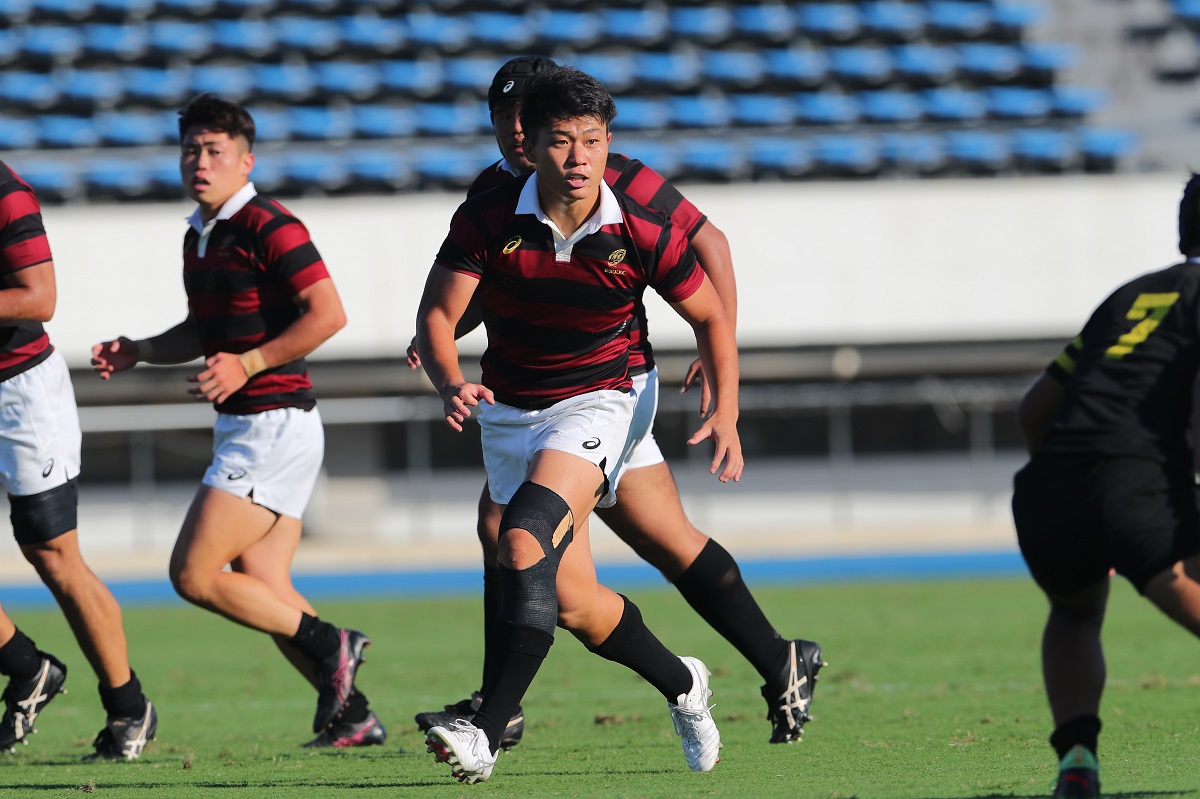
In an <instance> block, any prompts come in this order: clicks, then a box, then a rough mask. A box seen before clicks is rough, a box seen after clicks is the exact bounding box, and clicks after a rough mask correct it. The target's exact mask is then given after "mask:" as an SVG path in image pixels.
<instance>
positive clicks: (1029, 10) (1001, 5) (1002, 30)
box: [992, 0, 1046, 42]
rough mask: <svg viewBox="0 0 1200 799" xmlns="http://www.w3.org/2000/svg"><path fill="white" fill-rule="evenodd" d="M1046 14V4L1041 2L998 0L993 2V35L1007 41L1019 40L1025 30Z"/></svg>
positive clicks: (1038, 21)
mask: <svg viewBox="0 0 1200 799" xmlns="http://www.w3.org/2000/svg"><path fill="white" fill-rule="evenodd" d="M1045 16H1046V6H1045V5H1042V4H1040V3H1026V2H1012V0H996V1H995V2H993V4H992V36H993V37H995V38H997V39H1003V40H1006V41H1014V42H1015V41H1019V40H1020V39H1021V38H1023V37H1024V36H1025V32H1026V31H1027V30H1028V29H1029V28H1031V27H1033V26H1034V25H1037V24H1038V23H1040V22H1041V21H1042V20H1043V19H1044V18H1045Z"/></svg>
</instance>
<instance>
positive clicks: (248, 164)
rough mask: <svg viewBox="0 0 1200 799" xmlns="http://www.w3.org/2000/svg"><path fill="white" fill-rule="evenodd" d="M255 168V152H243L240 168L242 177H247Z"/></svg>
mask: <svg viewBox="0 0 1200 799" xmlns="http://www.w3.org/2000/svg"><path fill="white" fill-rule="evenodd" d="M253 170H254V153H243V154H242V168H241V169H240V170H239V172H240V173H241V175H242V177H244V178H247V177H249V176H250V172H251V171H253Z"/></svg>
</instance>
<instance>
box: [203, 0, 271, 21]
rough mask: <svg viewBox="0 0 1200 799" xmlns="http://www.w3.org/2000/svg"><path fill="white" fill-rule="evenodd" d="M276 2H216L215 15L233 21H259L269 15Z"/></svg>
mask: <svg viewBox="0 0 1200 799" xmlns="http://www.w3.org/2000/svg"><path fill="white" fill-rule="evenodd" d="M277 5H278V3H277V1H276V0H217V7H216V13H217V14H219V15H221V16H225V17H232V18H234V19H249V18H256V19H261V18H264V17H267V16H269V15H271V13H272V12H273V11H275V9H276V7H277Z"/></svg>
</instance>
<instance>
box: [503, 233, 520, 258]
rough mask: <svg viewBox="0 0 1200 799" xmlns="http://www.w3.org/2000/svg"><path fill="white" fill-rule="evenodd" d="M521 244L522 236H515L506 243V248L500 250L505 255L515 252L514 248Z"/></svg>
mask: <svg viewBox="0 0 1200 799" xmlns="http://www.w3.org/2000/svg"><path fill="white" fill-rule="evenodd" d="M520 246H521V237H520V236H513V237H512V238H511V239H509V240H508V243H507V244H505V245H504V249H503V250H501V251H500V252H502V253H504V254H505V255H510V254H511V253H512V252H513V250H515V249H517V248H518V247H520Z"/></svg>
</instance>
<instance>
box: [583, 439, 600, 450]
mask: <svg viewBox="0 0 1200 799" xmlns="http://www.w3.org/2000/svg"><path fill="white" fill-rule="evenodd" d="M598 446H600V439H598V438H589V439H588V440H587V441H585V442H583V448H584V449H595V448H596V447H598Z"/></svg>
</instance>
